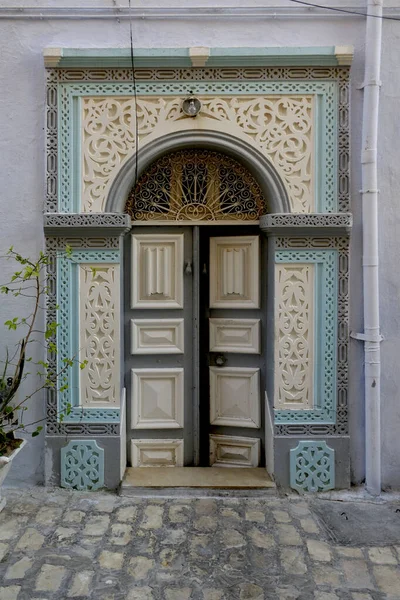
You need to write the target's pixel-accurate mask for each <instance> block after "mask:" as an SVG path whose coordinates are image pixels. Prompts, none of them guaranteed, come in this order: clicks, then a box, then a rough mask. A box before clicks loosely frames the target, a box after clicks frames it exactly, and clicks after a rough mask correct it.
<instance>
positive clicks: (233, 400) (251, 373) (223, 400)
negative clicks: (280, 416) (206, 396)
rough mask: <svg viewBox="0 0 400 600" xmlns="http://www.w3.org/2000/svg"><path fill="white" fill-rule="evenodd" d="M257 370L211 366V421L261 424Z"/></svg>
mask: <svg viewBox="0 0 400 600" xmlns="http://www.w3.org/2000/svg"><path fill="white" fill-rule="evenodd" d="M259 371H260V370H259V369H253V368H239V367H235V368H229V367H223V368H220V367H210V422H211V424H212V425H228V426H231V427H251V428H258V427H260V385H259V380H260V378H259V375H260V373H259Z"/></svg>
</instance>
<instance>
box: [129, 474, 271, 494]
mask: <svg viewBox="0 0 400 600" xmlns="http://www.w3.org/2000/svg"><path fill="white" fill-rule="evenodd" d="M139 488H140V489H141V490H143V489H146V488H151V489H152V490H154V489H163V491H166V490H168V489H169V490H171V489H175V488H180V489H182V488H183V489H187V488H193V489H201V490H206V489H212V490H257V489H259V490H265V491H272V490H273V491H275V489H276V485H275V483H274V482H273V481H272V479H271V477H270V476H269V475H268V473H267V471H266V470H265V469H262V468H239V467H238V468H234V467H233V468H219V467H137V468H135V467H128V468H127V469H126V471H125V476H124V479H123V481H122V484H121V490H120V491H121V494H122V495H124V493H127V492H129V491H130V490H131V491H135V490H136V491H138V490H139Z"/></svg>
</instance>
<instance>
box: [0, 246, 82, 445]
mask: <svg viewBox="0 0 400 600" xmlns="http://www.w3.org/2000/svg"><path fill="white" fill-rule="evenodd" d="M65 252H66V255H67V256H68V257H69V258H71V249H70V248H69V247H67V248H66V250H65ZM3 258H5V259H7V260H13V261H15V262H16V263H17V265H18V267H17V270H16V271H15V272H14V273H13V274H12V276H11V277H10V280H9V282H8V283H6V284H3V285H2V286H0V292H1V293H2V294H5V295H6V296H12V297H14V298H18V297H23V298H29V301H28V304H30V308H28V314H26V315H25V316H16V317H13V318H11V319H8V320H7V321H5V323H4V326H5V327H6V329H8V330H9V331H10V332H15V333H16V337H17V341H16V343H15V345H14V346H13V348H12V351H11V352H10V350H9V349H8V348H7V349H6V350H5V356H4V358H3V360H2V361H1V363H0V364H1V365H2V368H1V371H0V456H2V455H6V454H9V453H10V452H12V451H13V450H14V449H15V448H16V447H18V446H19V444H20V440H17V439H15V433H16V432H17V431H20V430H26V428H27V427H29V428H32V427H33V429H32V430H31V435H32V437H35V436H37V435H39V433H40V432H41V431H42V429H43V426H42V425H41V424H40V423H41V420H39V421H35V422H33V423H24V413H25V412H26V411H27V410H28V407H29V405H30V404H31V403H32V402H34V401H43V392H44V390H46V389H49V388H52V389H56V390H59V391H63V390H66V389H67V388H68V377H67V371H68V369H70V368H71V367H72V366H73V365H74V364H75V363H78V364H79V366H80V368H81V369H83V368H84V367H85V366H86V363H87V361H78V360H77V359H76V358H75V357H63V358H62V361H61V363H62V367H61V368H60V369H59V370H54V369H51V368H50V365H49V363H48V362H46V360H38V361H35V360H34V359H33V357H32V356H31V355H30V348H31V345H32V344H34V343H37V344H41V345H42V346H44V356H46V357H47V356H48V354H55V353H56V352H57V347H56V344H55V342H54V338H55V335H56V332H57V327H58V323H57V322H48V323H47V325H46V327H45V329H44V330H41V329H39V328H38V320H39V319H38V317H39V314H40V312H41V311H43V310H44V308H45V303H46V296H47V293H48V281H47V274H46V273H47V266H48V264H49V261H50V257H49V256H48V255H46V254H44V253H43V252H40V254H39V257H38V258H37V259H36V260H32V259H30V258H26V257H24V256H22V255H21V254H19V253H18V252H16V251H15V250H14V248H13V247H11V248H10V249H9V250H8V252H7V254H6V256H5V257H3ZM29 377H30V378H31V379H32V382H33V385H32V387H31V390H30V391H29V392H28V393H27V394H23V395H22V396H21V397H19V394H18V391H19V390H20V389H21V385H22V383H23V382H24V381H25V380H26V379H27V378H29ZM40 392H42V394H40ZM70 409H71V407H67V409H66V414H68V411H70ZM64 417H65V414H60V415H59V418H60V420H61V421H62V420H63V418H64Z"/></svg>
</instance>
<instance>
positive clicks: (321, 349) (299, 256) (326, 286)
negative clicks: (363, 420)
mask: <svg viewBox="0 0 400 600" xmlns="http://www.w3.org/2000/svg"><path fill="white" fill-rule="evenodd" d="M338 259H339V252H338V250H322V249H321V250H308V249H307V250H303V249H294V250H278V251H276V253H275V262H276V263H290V264H293V263H312V264H315V266H316V269H315V271H316V277H315V288H314V289H315V292H314V293H315V296H314V340H315V341H314V344H315V345H314V408H312V409H310V410H275V411H274V414H275V424H276V425H280V424H284V423H285V424H288V423H298V424H306V423H321V424H331V423H336V395H337V382H336V371H337V319H338V316H337V273H338Z"/></svg>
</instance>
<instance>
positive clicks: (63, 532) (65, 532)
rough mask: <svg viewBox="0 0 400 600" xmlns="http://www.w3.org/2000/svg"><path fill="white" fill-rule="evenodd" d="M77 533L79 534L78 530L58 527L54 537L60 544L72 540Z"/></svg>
mask: <svg viewBox="0 0 400 600" xmlns="http://www.w3.org/2000/svg"><path fill="white" fill-rule="evenodd" d="M77 533H78V532H77V530H76V529H71V528H69V527H57V529H56V530H55V532H54V535H55V537H56V538H57V540H58V541H59V542H62V541H64V540H71V539H72V538H73V537H75V536H76V534H77Z"/></svg>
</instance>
